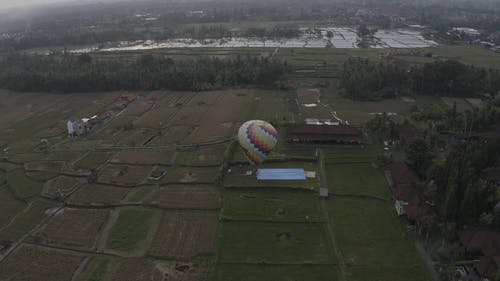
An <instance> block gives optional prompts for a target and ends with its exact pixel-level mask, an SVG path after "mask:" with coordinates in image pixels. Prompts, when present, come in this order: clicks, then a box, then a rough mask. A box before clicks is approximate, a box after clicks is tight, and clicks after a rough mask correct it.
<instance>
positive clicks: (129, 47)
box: [71, 27, 437, 53]
mask: <svg viewBox="0 0 500 281" xmlns="http://www.w3.org/2000/svg"><path fill="white" fill-rule="evenodd" d="M301 30H302V35H301V36H300V37H297V38H280V39H275V38H245V37H231V38H221V39H193V38H176V39H168V40H163V41H152V40H145V41H143V40H139V41H123V42H117V43H112V44H107V45H105V46H100V47H97V46H91V47H86V48H80V49H73V50H71V52H73V53H87V52H96V51H97V52H114V51H135V50H150V49H162V48H348V49H352V48H358V45H357V43H358V41H359V37H358V36H357V34H356V30H355V29H353V28H346V27H325V28H315V29H314V30H312V29H307V28H303V29H301ZM436 45H437V43H436V42H434V41H432V40H428V39H425V38H424V37H423V35H422V34H421V33H420V32H418V31H413V30H408V29H393V30H379V31H377V32H376V33H375V35H374V39H373V42H372V46H371V48H425V47H432V46H436Z"/></svg>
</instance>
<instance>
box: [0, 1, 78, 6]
mask: <svg viewBox="0 0 500 281" xmlns="http://www.w3.org/2000/svg"><path fill="white" fill-rule="evenodd" d="M72 1H75V0H0V8H10V7H22V6H29V5H40V4H51V3H58V2H72Z"/></svg>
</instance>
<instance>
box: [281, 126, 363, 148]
mask: <svg viewBox="0 0 500 281" xmlns="http://www.w3.org/2000/svg"><path fill="white" fill-rule="evenodd" d="M286 140H287V142H289V143H324V144H362V143H363V134H362V132H361V130H359V129H357V128H355V127H352V126H348V125H339V126H331V125H307V124H306V125H292V126H289V127H288V129H287V133H286Z"/></svg>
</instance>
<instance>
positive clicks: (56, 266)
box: [0, 245, 85, 281]
mask: <svg viewBox="0 0 500 281" xmlns="http://www.w3.org/2000/svg"><path fill="white" fill-rule="evenodd" d="M84 258H85V256H83V255H80V254H74V253H68V252H64V251H56V250H49V249H45V248H41V247H35V246H25V245H24V246H21V247H20V248H18V249H17V250H16V251H14V252H13V253H12V254H11V255H9V256H8V257H7V258H6V259H5V260H4V261H3V262H2V263H0V280H37V281H64V280H71V278H72V276H73V272H75V270H76V269H77V268H78V266H79V265H80V263H81V262H82V261H83V260H84Z"/></svg>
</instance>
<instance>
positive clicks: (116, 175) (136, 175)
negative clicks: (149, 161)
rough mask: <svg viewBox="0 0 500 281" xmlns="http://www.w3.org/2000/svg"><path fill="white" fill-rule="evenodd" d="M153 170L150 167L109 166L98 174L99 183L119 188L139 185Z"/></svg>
mask: <svg viewBox="0 0 500 281" xmlns="http://www.w3.org/2000/svg"><path fill="white" fill-rule="evenodd" d="M152 169H153V167H152V166H128V165H115V164H109V165H106V166H105V167H104V169H103V170H102V171H101V172H100V174H99V179H98V180H99V182H101V183H107V184H114V185H120V186H135V185H139V184H141V183H142V182H144V180H145V179H146V177H148V176H149V173H150V172H151V170H152Z"/></svg>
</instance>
